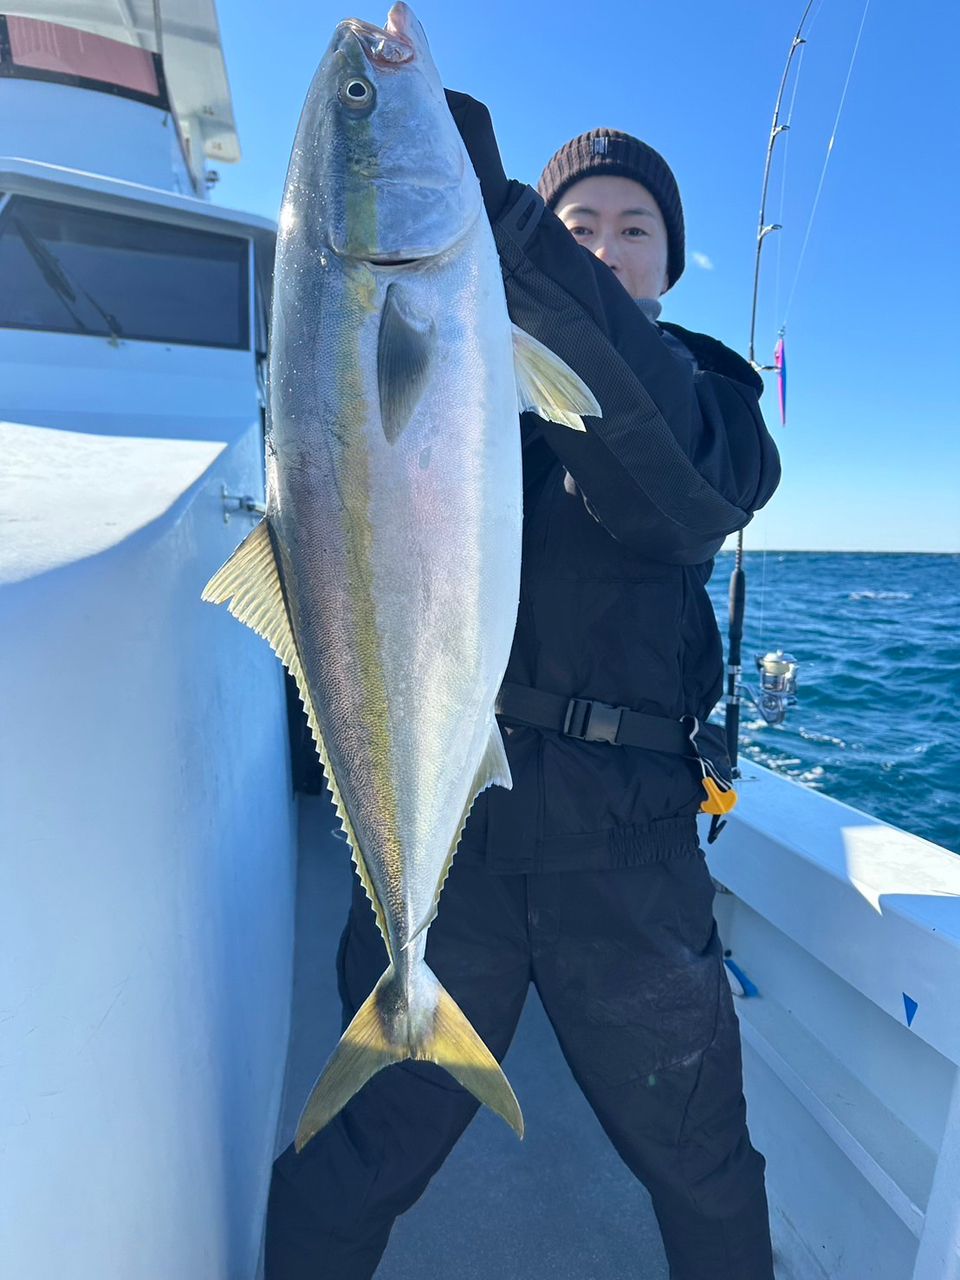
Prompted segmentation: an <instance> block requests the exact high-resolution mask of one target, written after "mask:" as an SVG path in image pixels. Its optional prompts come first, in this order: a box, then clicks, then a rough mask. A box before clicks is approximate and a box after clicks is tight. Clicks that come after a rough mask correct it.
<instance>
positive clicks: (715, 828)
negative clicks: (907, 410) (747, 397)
mask: <svg viewBox="0 0 960 1280" xmlns="http://www.w3.org/2000/svg"><path fill="white" fill-rule="evenodd" d="M813 4H814V0H807V4H806V7H805V8H804V10H803V15H802V17H801V18H800V23H799V25H798V27H797V31H796V34H795V35H794V37H793V40H792V42H791V44H790V50H789V52H788V54H787V60H786V63H785V65H784V68H783V75H782V76H781V78H780V87H779V89H778V90H777V100H776V103H775V104H774V108H773V123H772V124H771V126H770V136H769V138H768V139H767V155H766V160H765V162H764V166H763V182H762V185H761V191H760V215H759V218H758V223H757V243H756V250H755V254H754V265H753V302H752V305H751V308H750V344H749V352H748V359H749V361H750V364H751V365H752V366H753V368H754V369H755V370H756V371H757V372H758V373H764V372H770V371H772V370H776V372H777V374H778V376H779V381H780V408H781V417H782V418H783V420H784V422H785V421H786V395H785V391H786V358H785V353H784V346H783V333H782V332H781V335H780V339H779V341H778V343H777V350H776V356H775V363H774V364H773V365H759V364H757V360H756V332H757V305H758V301H759V297H760V265H761V256H762V253H763V246H764V244H765V243H766V239H767V236H768V235H770V233H771V232H773V231H781V230H782V229H783V228H782V224H781V223H779V222H767V193H768V191H769V188H770V171H771V168H772V165H773V156H774V150H775V147H776V143H777V139H778V138H779V137H780V135H781V134H783V133H787V132H788V131H789V129H790V123H789V121H787V122H786V123H782V122H781V118H780V117H781V109H782V107H783V97H784V94H785V92H786V88H787V81H788V80H789V78H790V70H791V67H792V66H793V60H794V58H795V57H796V55H797V53H798V51H800V50H802V48H803V46H804V45H805V44H806V38H805V36H804V34H803V29H804V27H805V26H806V23H807V19H808V17H809V16H810V10H811V9H812V8H813ZM798 73H799V64H798ZM795 88H796V83H795ZM794 96H795V95H794ZM790 115H791V117H792V115H793V109H792V103H791V111H790ZM746 595H747V582H746V574H745V572H744V569H743V530H742V529H741V530H739V532H738V534H737V550H736V555H735V557H734V567H733V572H732V573H731V575H730V597H729V627H728V632H727V639H728V647H727V669H726V675H727V692H726V698H725V710H724V716H725V725H724V728H725V732H726V739H727V752H728V754H729V756H730V764H731V768H732V776H733V777H734V778H739V777H740V776H741V775H740V769H739V765H738V760H739V739H740V701H741V696H742V693H745V694H746V696H748V697H749V698H750V700H751V701H752V702H753V703H754V705H755V706H756V707H757V708H758V710H759V711H760V713H761V715H762V716H763V718H764V719H765V720H766V721H767V723H768V724H779V723H780V722H781V721H782V720H783V718H784V716H785V715H786V712H787V707H788V706H791V705H793V704H794V703H795V702H796V684H797V661H796V659H795V658H794V657H793V656H792V655H791V654H788V653H784V652H783V651H782V650H776V651H775V652H771V653H768V654H764V655H763V656H761V655H757V657H756V663H757V670H758V671H759V673H760V681H761V693H760V697H759V700H758V698H757V695H756V694H755V693H754V692H753V690H752V689H750V688H749V686H746V685H744V683H743V680H742V674H743V667H742V655H741V648H742V642H743V617H744V612H745V609H746ZM724 825H725V822H724V821H723V820H718V819H717V818H716V817H715V818H714V819H713V821H712V823H711V829H710V836H709V839H710V841H713V840H715V839H716V838H717V836H718V835H719V834H720V832H721V831H722V829H723V827H724Z"/></svg>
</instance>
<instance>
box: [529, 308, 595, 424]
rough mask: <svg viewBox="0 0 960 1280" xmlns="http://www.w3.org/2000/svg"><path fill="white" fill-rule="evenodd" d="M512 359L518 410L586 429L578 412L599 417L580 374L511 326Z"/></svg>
mask: <svg viewBox="0 0 960 1280" xmlns="http://www.w3.org/2000/svg"><path fill="white" fill-rule="evenodd" d="M513 360H514V365H515V368H516V373H517V401H518V403H519V405H520V412H521V413H527V412H528V411H529V412H531V413H536V414H538V415H539V416H540V417H541V418H546V419H547V420H548V421H549V422H559V423H560V425H561V426H564V427H571V428H572V429H573V430H574V431H585V430H586V428H585V427H584V425H583V419H582V418H581V416H580V415H581V414H586V415H587V416H588V417H591V418H599V417H601V416H602V413H601V409H600V406H599V404H598V403H597V401H596V399H595V397H594V394H593V392H592V391H591V390H590V388H589V387H588V386H587V384H586V383H585V382H584V381H583V380H582V378H580V376H579V375H578V374H576V373H574V371H573V370H572V369H571V368H570V366H569V365H567V364H564V362H563V361H562V360H561V359H560V357H559V356H557V355H554V353H553V352H552V351H551V350H550V348H549V347H545V346H544V345H543V343H542V342H538V341H537V339H536V338H533V337H531V336H530V334H529V333H526V332H524V330H523V329H518V328H517V326H516V325H514V326H513Z"/></svg>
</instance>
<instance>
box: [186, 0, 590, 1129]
mask: <svg viewBox="0 0 960 1280" xmlns="http://www.w3.org/2000/svg"><path fill="white" fill-rule="evenodd" d="M515 360H516V369H518V370H519V371H520V377H519V379H518V376H517V372H516V371H515ZM518 386H519V387H521V388H522V389H521V390H520V392H519V395H518ZM518 400H519V404H520V407H521V408H528V407H529V408H532V409H535V410H536V411H537V412H538V413H540V414H541V415H542V416H544V417H551V418H553V419H554V420H557V421H561V422H564V423H565V424H566V425H567V426H570V427H572V428H574V429H580V430H582V429H583V424H582V422H581V421H580V416H579V415H581V414H592V415H599V413H600V409H599V406H598V405H597V403H596V401H595V400H594V398H593V396H592V395H591V393H590V392H589V391H588V389H587V388H586V387H585V386H584V385H583V383H582V382H581V381H580V379H579V378H578V377H577V376H576V375H575V374H574V373H572V371H571V370H569V369H568V368H567V367H566V366H565V365H564V364H562V363H561V362H560V361H559V360H558V359H557V358H556V357H555V356H553V355H552V354H551V353H550V352H549V351H547V350H546V349H545V348H544V347H542V346H541V345H540V344H539V343H537V342H536V341H534V340H533V339H532V338H530V337H528V336H527V335H525V334H522V333H520V332H519V331H518V330H514V329H513V327H512V326H511V323H510V320H509V318H508V315H507V307H506V302H505V298H504V292H503V284H502V281H501V275H500V268H499V262H498V258H497V253H496V249H495V246H494V243H493V237H492V234H491V231H490V226H489V223H488V221H487V219H486V216H485V215H484V211H483V204H482V201H481V197H480V189H479V184H478V182H477V179H476V175H475V174H474V172H473V169H472V167H471V165H470V161H469V158H468V156H467V153H466V151H465V149H464V146H463V143H462V142H461V139H460V135H459V133H458V132H457V128H456V125H455V124H454V121H453V118H452V117H451V115H450V112H449V110H448V108H447V105H446V101H445V98H444V95H443V89H442V86H441V81H440V78H439V76H438V74H437V70H436V68H435V66H434V64H433V61H432V59H431V57H430V52H429V49H428V46H427V42H426V39H425V37H424V34H423V31H422V29H421V27H420V25H419V24H418V23H417V21H416V19H415V18H414V16H413V14H412V12H411V10H410V9H409V8H408V7H407V6H406V5H405V4H397V5H395V6H394V8H393V9H391V11H390V14H389V16H388V19H387V26H386V28H385V29H383V30H381V29H380V28H378V27H374V26H370V25H368V24H367V23H364V22H359V21H355V20H352V19H351V20H349V21H347V22H343V23H341V24H340V26H339V27H338V28H337V30H336V32H335V34H334V37H333V41H332V43H331V45H330V48H329V49H328V51H327V53H326V56H325V57H324V59H323V62H322V63H321V65H320V67H319V69H318V71H317V73H316V75H315V77H314V79H313V83H312V84H311V86H310V91H309V93H308V95H307V100H306V103H305V105H304V108H303V114H302V116H301V119H300V125H299V128H298V130H297V136H296V141H295V144H294V149H293V155H292V158H291V162H290V168H289V172H288V174H287V182H286V188H285V191H284V197H283V207H282V211H281V215H280V230H279V240H278V246H277V265H276V281H275V292H274V307H273V331H272V340H271V353H270V378H269V408H270V426H269V435H268V441H267V470H268V483H267V507H266V517H265V519H264V520H263V521H262V522H261V523H260V524H259V525H258V526H257V528H255V529H254V530H253V532H252V533H251V534H250V536H249V537H248V538H247V539H246V541H245V542H243V543H242V544H241V545H240V547H239V548H238V549H237V550H236V552H234V554H233V556H232V557H231V558H230V559H229V560H228V561H227V563H226V564H225V565H224V566H223V568H222V569H220V571H219V572H218V573H216V574H215V575H214V577H213V578H212V579H211V580H210V582H209V584H208V585H207V587H206V589H205V591H204V593H203V598H204V599H205V600H209V601H212V602H214V603H224V602H229V607H230V612H231V613H233V614H234V616H235V617H237V618H239V619H240V620H241V621H242V622H245V623H246V624H247V625H248V626H250V627H252V628H253V630H254V631H256V632H257V633H258V634H259V635H261V636H263V637H264V638H265V639H266V640H268V641H269V643H270V644H271V646H272V647H273V649H274V650H275V651H276V653H277V654H278V655H279V656H280V658H281V659H282V661H283V662H284V664H285V665H286V666H287V668H288V670H289V671H290V672H291V674H292V675H293V676H294V678H295V680H296V682H297V685H298V688H299V690H300V696H301V698H302V699H303V704H304V708H305V710H306V714H307V718H308V720H309V723H310V728H311V730H312V732H313V736H314V738H315V740H316V745H317V751H318V753H319V755H320V759H321V760H322V762H323V767H324V770H325V772H326V777H327V782H328V784H329V786H330V790H331V792H332V794H333V799H334V802H335V804H336V809H337V813H338V815H339V817H340V821H341V822H342V824H343V829H344V831H345V833H346V837H347V840H348V841H349V844H350V848H351V850H352V853H353V859H354V862H355V863H356V868H357V872H358V874H359V876H360V879H361V881H362V883H363V887H364V889H365V890H366V893H367V895H368V897H369V899H370V902H371V903H372V905H373V910H374V912H375V913H376V919H377V923H378V925H379V927H380V932H381V933H382V934H383V939H384V942H385V943H386V950H387V958H388V961H389V963H388V965H387V969H386V972H385V973H384V975H383V977H382V978H381V979H380V981H379V982H378V983H377V985H376V987H375V988H374V990H373V991H372V993H371V994H370V996H369V997H368V999H367V1000H366V1002H365V1003H364V1004H363V1006H362V1007H361V1009H360V1010H359V1012H358V1013H357V1015H356V1017H355V1018H354V1019H353V1021H352V1023H351V1024H350V1026H349V1027H348V1028H347V1030H346V1032H345V1033H344V1035H343V1038H342V1039H341V1041H340V1043H339V1045H338V1046H337V1048H336V1049H335V1050H334V1052H333V1055H332V1057H331V1058H330V1060H329V1062H328V1063H327V1065H326V1067H325V1068H324V1070H323V1072H322V1074H321V1075H320V1077H319V1079H318V1081H317V1083H316V1085H315V1086H314V1089H313V1092H312V1093H311V1095H310V1097H309V1099H308V1101H307V1103H306V1106H305V1108H304V1111H303V1114H302V1116H301V1118H300V1123H299V1127H298V1130H297V1135H296V1148H297V1150H298V1151H299V1150H300V1149H302V1147H303V1146H304V1144H305V1143H307V1142H308V1141H309V1140H310V1138H311V1137H312V1136H313V1135H314V1134H315V1133H316V1132H317V1131H318V1130H319V1129H320V1128H322V1126H323V1125H325V1124H326V1123H327V1122H328V1121H329V1120H330V1119H332V1117H333V1116H335V1115H336V1114H337V1112H338V1111H339V1110H340V1109H341V1107H343V1106H344V1104H345V1103H346V1102H347V1101H348V1100H349V1099H350V1098H351V1097H352V1095H353V1094H354V1093H355V1092H356V1091H357V1090H358V1089H359V1088H360V1087H361V1086H362V1085H363V1084H364V1083H365V1082H366V1081H367V1080H369V1078H370V1077H371V1076H372V1075H373V1074H374V1072H376V1071H379V1070H380V1069H381V1068H382V1067H385V1066H387V1065H389V1064H390V1063H394V1062H402V1061H404V1060H405V1059H408V1058H413V1059H418V1060H425V1061H430V1062H436V1063H439V1064H440V1065H441V1066H442V1067H445V1068H446V1070H447V1071H449V1072H450V1074H451V1075H453V1076H454V1077H455V1078H456V1079H457V1080H458V1081H459V1082H460V1083H461V1084H462V1085H463V1086H464V1087H465V1088H467V1089H469V1090H470V1091H471V1092H472V1093H473V1094H474V1095H475V1096H476V1097H477V1098H478V1099H479V1100H480V1101H481V1102H484V1103H486V1104H487V1105H488V1106H490V1107H492V1108H493V1110H494V1111H496V1112H497V1113H498V1114H499V1115H501V1116H503V1118H504V1119H505V1120H506V1121H507V1122H508V1123H509V1124H511V1125H512V1126H513V1127H514V1128H515V1129H516V1130H517V1132H518V1133H519V1134H521V1136H522V1132H523V1120H522V1117H521V1114H520V1108H519V1106H518V1104H517V1100H516V1098H515V1096H514V1094H513V1090H512V1089H511V1088H510V1085H509V1083H508V1082H507V1079H506V1077H505V1076H504V1074H503V1072H502V1071H501V1070H500V1066H499V1064H498V1063H497V1061H496V1059H495V1058H494V1057H493V1055H492V1054H491V1053H490V1051H489V1050H488V1049H487V1047H486V1046H485V1045H484V1043H483V1041H482V1040H481V1039H480V1037H479V1036H478V1035H477V1033H476V1032H475V1031H474V1029H473V1027H472V1026H471V1025H470V1023H469V1022H468V1020H467V1019H466V1018H465V1017H464V1015H463V1013H462V1012H461V1011H460V1009H459V1008H458V1007H457V1005H456V1004H455V1003H454V1001H453V1000H452V999H451V997H450V996H449V995H448V994H447V992H446V991H445V990H444V989H443V987H442V986H441V985H440V983H439V982H438V980H437V978H436V977H435V976H434V974H433V973H432V972H431V970H430V969H429V967H428V966H427V964H426V962H425V960H424V950H425V947H426V942H427V929H428V927H429V925H430V922H431V921H432V920H433V919H434V917H435V915H436V913H437V904H438V901H439V898H440V893H441V890H442V888H443V884H444V881H445V879H446V876H447V873H448V871H449V869H450V863H451V860H452V858H453V855H454V853H455V851H456V848H457V843H458V841H459V839H460V833H461V831H462V830H463V826H464V823H465V822H466V819H467V815H468V814H469V812H470V808H471V806H472V805H473V802H474V800H475V799H476V797H477V795H478V794H479V792H480V791H482V790H483V788H485V787H488V786H490V785H491V783H499V785H501V786H504V787H509V786H510V785H511V781H510V770H509V767H508V765H507V759H506V756H505V754H504V748H503V741H502V738H501V736H500V731H499V729H498V727H497V723H496V720H495V718H494V699H495V697H496V694H497V689H498V687H499V685H500V682H501V679H502V677H503V673H504V670H505V668H506V665H507V659H508V656H509V653H510V645H511V640H512V637H513V631H514V626H515V623H516V615H517V605H518V598H519V582H520V544H521V515H522V511H521V508H522V483H521V467H520V432H519V427H518V422H517V411H518Z"/></svg>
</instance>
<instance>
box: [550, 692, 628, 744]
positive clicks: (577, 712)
mask: <svg viewBox="0 0 960 1280" xmlns="http://www.w3.org/2000/svg"><path fill="white" fill-rule="evenodd" d="M622 716H623V707H612V706H611V705H610V704H609V703H608V702H595V701H593V700H592V699H590V698H571V699H570V701H569V702H568V703H567V710H566V714H565V715H564V717H563V729H562V732H563V733H565V734H566V735H567V737H568V738H578V739H580V741H581V742H609V743H610V745H611V746H614V747H619V746H620V745H621V744H620V743H619V742H618V741H617V735H618V733H619V732H620V720H621V718H622Z"/></svg>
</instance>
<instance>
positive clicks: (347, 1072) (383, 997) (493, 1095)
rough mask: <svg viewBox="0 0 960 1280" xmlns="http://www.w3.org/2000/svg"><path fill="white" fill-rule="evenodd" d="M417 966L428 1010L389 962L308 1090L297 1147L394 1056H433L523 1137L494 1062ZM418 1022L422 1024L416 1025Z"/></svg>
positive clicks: (402, 1059) (427, 974) (402, 1058)
mask: <svg viewBox="0 0 960 1280" xmlns="http://www.w3.org/2000/svg"><path fill="white" fill-rule="evenodd" d="M422 970H423V971H425V977H426V980H427V981H428V982H429V983H430V985H431V986H432V987H433V988H434V991H435V993H436V1000H437V1003H436V1007H435V1009H434V1011H433V1015H432V1016H427V1017H416V1016H415V1011H414V1010H412V1009H411V1008H410V1006H409V1004H408V1003H407V995H406V991H407V988H405V986H404V984H403V983H401V981H400V980H399V979H398V978H397V975H396V971H395V970H394V967H393V965H391V966H390V967H389V968H388V969H387V971H386V972H385V973H384V974H383V976H382V977H381V978H380V981H379V982H378V983H377V985H376V986H375V987H374V989H373V991H371V993H370V995H369V996H367V998H366V1000H365V1001H364V1002H363V1004H362V1005H361V1006H360V1008H359V1010H358V1011H357V1013H356V1015H355V1017H354V1019H353V1021H352V1022H351V1023H350V1025H349V1027H347V1029H346V1031H345V1032H344V1033H343V1036H342V1038H341V1040H340V1043H339V1044H338V1045H337V1047H336V1049H334V1051H333V1053H332V1054H331V1056H330V1060H329V1062H328V1063H327V1065H326V1066H325V1067H324V1069H323V1071H322V1072H321V1073H320V1077H319V1079H318V1080H317V1082H316V1084H315V1085H314V1086H313V1089H312V1090H311V1092H310V1097H309V1098H308V1099H307V1102H306V1105H305V1106H304V1108H303V1111H302V1113H301V1115H300V1121H299V1123H298V1125H297V1134H296V1137H295V1139H294V1146H295V1148H296V1151H297V1153H298V1154H299V1153H300V1152H301V1151H302V1150H303V1148H304V1147H305V1146H306V1144H307V1143H308V1142H309V1141H310V1139H311V1138H312V1137H313V1136H314V1134H316V1133H318V1132H319V1131H320V1130H321V1129H322V1128H323V1127H324V1125H326V1124H328V1123H329V1122H330V1121H331V1120H332V1119H333V1117H334V1116H335V1115H336V1114H337V1113H338V1112H339V1111H340V1110H341V1109H342V1108H343V1107H344V1106H346V1104H347V1103H348V1102H349V1101H350V1099H351V1098H352V1097H353V1095H354V1094H355V1093H356V1092H357V1091H358V1090H359V1089H361V1088H362V1087H363V1086H364V1085H365V1084H366V1083H367V1081H368V1080H369V1079H370V1077H371V1076H374V1075H376V1073H377V1072H378V1071H380V1070H382V1069H383V1068H384V1067H386V1066H389V1065H390V1064H391V1063H393V1062H405V1061H407V1060H409V1059H413V1060H416V1061H419V1062H435V1063H437V1065H438V1066H441V1067H443V1068H444V1070H445V1071H449V1073H450V1074H451V1075H452V1076H453V1078H454V1079H455V1080H457V1081H458V1082H459V1083H460V1084H462V1085H463V1087H464V1088H465V1089H468V1090H469V1091H470V1092H471V1093H472V1094H473V1096H474V1097H475V1098H477V1099H478V1100H479V1101H480V1102H482V1103H484V1104H485V1105H486V1106H488V1107H490V1109H491V1110H493V1111H495V1112H496V1113H497V1115H499V1116H501V1117H502V1118H503V1119H504V1120H506V1122H507V1124H509V1125H510V1127H511V1128H512V1129H514V1130H515V1132H516V1134H517V1136H518V1137H520V1138H522V1137H523V1115H522V1114H521V1111H520V1104H519V1103H518V1102H517V1098H516V1095H515V1094H514V1092H513V1090H512V1089H511V1087H510V1082H509V1081H508V1080H507V1077H506V1076H505V1075H504V1074H503V1071H502V1069H501V1067H500V1064H499V1062H497V1060H496V1058H495V1057H494V1056H493V1054H492V1053H491V1052H490V1050H489V1049H488V1048H487V1046H486V1045H485V1044H484V1043H483V1041H482V1040H481V1039H480V1037H479V1036H478V1035H477V1033H476V1031H475V1030H474V1029H473V1027H472V1026H471V1025H470V1023H469V1021H468V1019H467V1018H466V1017H465V1015H464V1013H463V1011H462V1010H461V1009H460V1008H459V1006H458V1005H457V1003H456V1001H455V1000H454V999H453V998H452V996H450V995H448V993H447V992H446V991H444V989H443V987H442V986H441V985H440V983H439V982H438V981H437V979H436V976H435V975H434V974H433V973H432V972H431V970H430V969H429V967H428V966H427V965H425V964H424V965H422ZM421 976H423V975H421ZM414 989H421V990H422V986H420V984H419V983H418V984H416V986H415V987H414ZM388 1011H389V1017H390V1024H389V1025H388V1024H387V1021H386V1015H387V1012H388ZM417 1025H419V1026H421V1027H422V1028H423V1030H422V1031H420V1032H417V1031H416V1030H415V1027H416V1026H417ZM400 1027H402V1028H404V1029H405V1032H406V1034H405V1036H404V1038H403V1039H402V1040H400V1041H396V1040H392V1039H391V1036H390V1030H391V1028H394V1029H396V1028H400Z"/></svg>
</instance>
